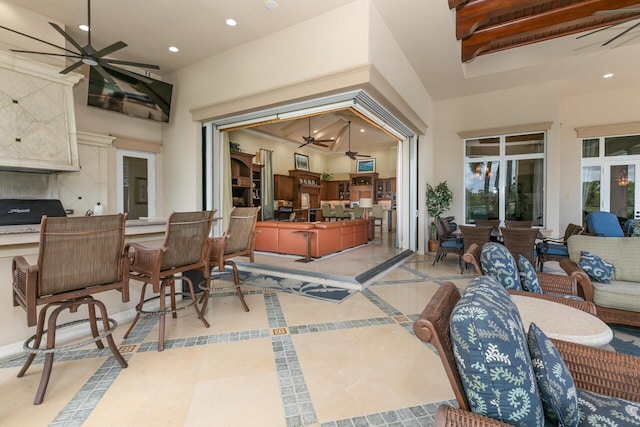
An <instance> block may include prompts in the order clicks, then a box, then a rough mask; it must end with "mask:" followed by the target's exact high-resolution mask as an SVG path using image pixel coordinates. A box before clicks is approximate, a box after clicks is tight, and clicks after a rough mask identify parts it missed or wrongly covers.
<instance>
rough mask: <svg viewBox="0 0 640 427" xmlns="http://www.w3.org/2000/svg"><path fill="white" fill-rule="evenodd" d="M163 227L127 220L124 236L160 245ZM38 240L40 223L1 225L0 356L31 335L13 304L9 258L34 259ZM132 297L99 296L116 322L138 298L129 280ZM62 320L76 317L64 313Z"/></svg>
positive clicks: (126, 316) (160, 221)
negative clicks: (125, 299)
mask: <svg viewBox="0 0 640 427" xmlns="http://www.w3.org/2000/svg"><path fill="white" fill-rule="evenodd" d="M165 228H166V220H165V219H149V220H130V221H127V223H126V228H125V234H126V237H125V240H126V241H127V242H139V243H142V244H144V245H146V246H150V247H154V246H160V245H162V242H163V241H164V232H165ZM39 243H40V225H39V224H37V225H7V226H0V284H2V286H0V307H1V309H0V324H1V325H3V328H2V333H1V334H0V360H2V359H6V358H9V357H13V356H16V355H17V354H20V353H21V352H22V343H23V342H24V340H25V339H27V338H28V337H29V336H31V335H33V330H34V328H28V327H27V320H26V314H25V312H24V310H23V309H22V308H21V307H13V304H12V300H13V297H12V289H11V283H12V278H11V261H12V260H13V257H15V256H18V255H21V256H24V257H25V259H26V260H27V262H29V263H30V264H35V263H36V262H37V256H38V247H39ZM131 285H132V286H131V300H130V301H129V302H128V303H123V302H122V299H121V295H120V293H119V292H111V291H110V292H105V293H103V294H101V295H100V300H101V301H102V302H104V303H105V304H106V306H107V310H108V313H109V317H111V318H115V319H116V320H117V321H118V323H120V324H122V323H125V322H127V321H128V320H129V319H130V318H131V317H132V316H133V314H134V313H135V310H134V306H135V304H136V303H137V301H138V299H139V296H140V294H139V292H140V288H141V286H137V284H136V283H135V282H132V284H131ZM64 314H65V316H64V319H61V321H62V322H65V321H69V320H72V319H76V318H77V317H73V318H72V317H68V316H66V314H68V313H64Z"/></svg>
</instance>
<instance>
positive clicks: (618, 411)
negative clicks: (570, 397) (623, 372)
mask: <svg viewBox="0 0 640 427" xmlns="http://www.w3.org/2000/svg"><path fill="white" fill-rule="evenodd" d="M578 405H579V407H580V426H617V427H625V426H640V403H636V402H630V401H628V400H624V399H619V398H617V397H611V396H603V395H601V394H597V393H592V392H590V391H586V390H581V389H578Z"/></svg>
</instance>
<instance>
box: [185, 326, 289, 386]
mask: <svg viewBox="0 0 640 427" xmlns="http://www.w3.org/2000/svg"><path fill="white" fill-rule="evenodd" d="M205 349H206V350H205V355H204V358H203V363H202V365H201V367H200V370H199V371H198V381H214V380H217V379H220V378H236V377H242V376H248V375H258V374H263V373H274V372H275V371H276V365H275V360H274V358H273V347H272V344H271V338H264V339H254V340H251V341H239V342H231V343H222V344H214V345H210V346H205ZM275 392H276V393H280V391H279V390H276V391H275Z"/></svg>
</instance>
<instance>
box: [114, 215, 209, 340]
mask: <svg viewBox="0 0 640 427" xmlns="http://www.w3.org/2000/svg"><path fill="white" fill-rule="evenodd" d="M215 212H216V211H215V210H212V211H195V212H173V213H172V214H171V215H170V216H169V219H168V220H167V229H166V232H165V238H164V244H163V245H162V246H160V247H157V248H149V247H146V246H143V245H141V244H139V243H129V244H127V245H126V246H125V252H127V253H130V255H129V257H130V263H131V265H130V274H131V277H132V278H133V279H135V280H137V281H140V282H142V283H143V286H142V291H141V292H140V302H139V303H138V304H137V305H136V317H135V318H134V319H133V322H132V323H131V326H129V329H128V330H127V332H126V333H125V334H124V338H127V337H128V336H129V334H130V333H131V331H132V330H133V328H134V327H135V325H136V323H137V322H138V319H139V318H140V315H157V316H159V330H158V351H162V350H164V335H165V316H166V315H167V314H168V313H171V315H172V317H173V318H174V319H175V318H176V317H177V315H176V313H177V312H178V311H180V310H184V309H186V308H189V307H193V309H194V311H195V312H196V316H197V317H198V318H199V319H200V320H201V321H202V323H203V324H204V326H205V327H207V328H208V327H209V322H207V319H205V318H204V315H203V314H202V313H201V312H200V309H199V308H198V305H197V304H196V295H195V290H194V286H193V282H192V280H191V279H190V278H189V277H187V276H185V275H184V274H182V273H184V272H185V271H189V270H200V271H201V272H202V275H203V277H204V280H205V282H206V284H207V285H206V286H209V282H210V281H211V271H210V269H209V257H208V255H209V242H208V238H209V233H210V232H211V223H212V222H213V215H214V214H215ZM176 280H181V281H182V283H183V286H184V283H186V284H187V286H188V288H189V291H188V292H183V291H182V290H181V291H180V292H178V293H180V294H182V295H183V296H186V297H189V298H190V300H188V301H187V302H186V303H184V301H183V303H184V304H182V305H181V306H180V307H178V306H177V304H176V286H175V282H176ZM147 285H151V287H152V291H153V293H155V294H159V296H155V297H151V298H149V299H145V291H146V289H147ZM167 290H168V292H169V297H170V306H169V307H167V306H166V296H167ZM156 299H157V300H159V303H160V307H159V308H158V309H157V310H156V309H155V308H145V307H144V305H145V304H147V303H149V302H150V301H154V300H156Z"/></svg>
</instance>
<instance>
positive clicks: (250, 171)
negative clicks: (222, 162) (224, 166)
mask: <svg viewBox="0 0 640 427" xmlns="http://www.w3.org/2000/svg"><path fill="white" fill-rule="evenodd" d="M253 156H254V155H253V154H248V153H242V152H238V151H232V152H231V194H232V203H233V206H240V207H251V206H260V203H261V202H262V197H261V196H262V194H261V192H262V180H261V175H260V172H261V170H262V165H254V164H253ZM254 171H255V172H257V174H256V173H254ZM256 191H257V192H256ZM254 196H258V197H254ZM254 199H255V200H254ZM255 201H257V203H258V204H254V202H255Z"/></svg>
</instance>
